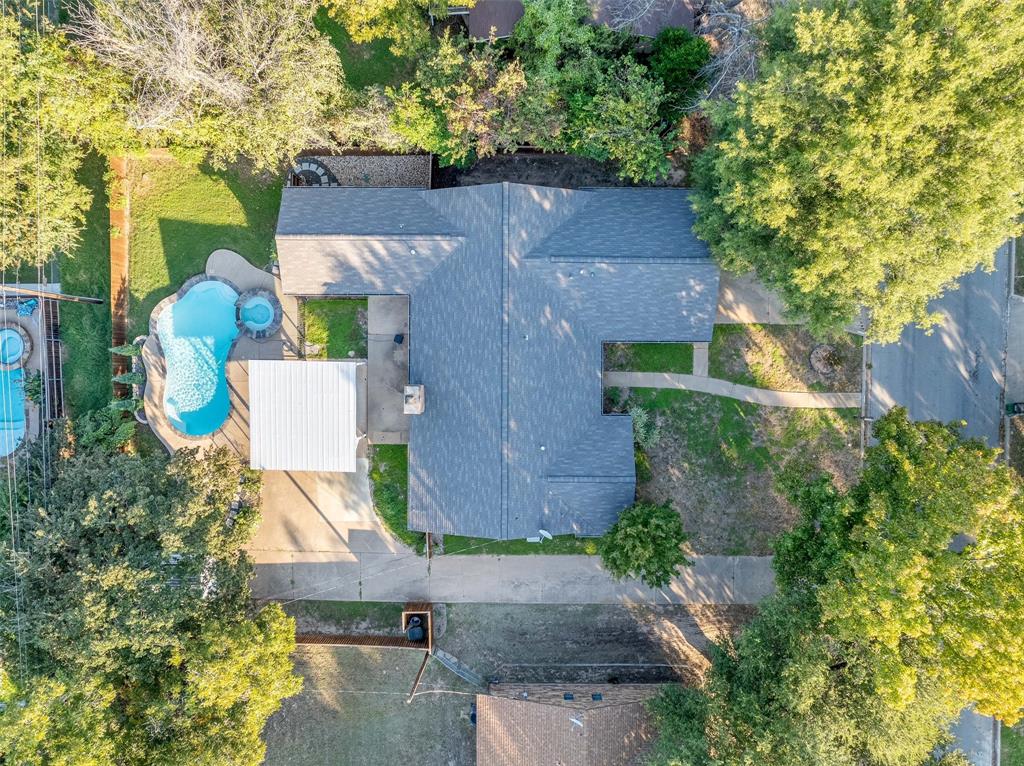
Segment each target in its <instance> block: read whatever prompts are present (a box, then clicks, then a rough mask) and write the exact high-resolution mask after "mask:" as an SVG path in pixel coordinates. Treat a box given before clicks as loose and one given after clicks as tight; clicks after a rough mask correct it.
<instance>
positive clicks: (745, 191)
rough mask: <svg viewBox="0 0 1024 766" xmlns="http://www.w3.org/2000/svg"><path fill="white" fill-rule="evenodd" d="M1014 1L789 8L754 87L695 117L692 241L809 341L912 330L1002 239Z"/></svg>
mask: <svg viewBox="0 0 1024 766" xmlns="http://www.w3.org/2000/svg"><path fill="white" fill-rule="evenodd" d="M1022 15H1024V0H1006V2H998V3H992V2H988V0H862V2H856V3H850V2H846V1H845V0H791V2H789V3H788V4H786V5H784V6H782V7H781V8H779V9H777V10H776V12H775V14H774V16H773V18H772V20H771V21H770V22H769V23H768V25H767V27H766V29H765V30H764V35H763V37H764V40H763V43H764V46H763V47H764V52H763V56H762V61H761V67H760V74H759V76H758V77H757V79H756V80H755V81H754V82H749V83H746V84H743V85H741V87H739V88H738V89H737V92H736V94H735V96H734V97H733V99H732V100H730V101H726V102H722V103H718V104H716V105H714V106H713V107H712V108H711V112H710V114H711V117H712V121H713V123H714V127H715V135H714V138H713V141H712V144H711V146H710V147H709V149H708V150H707V151H706V152H704V153H703V155H702V156H701V157H700V158H699V159H698V161H697V163H696V166H695V168H694V177H695V180H696V185H697V187H698V189H697V194H696V195H695V202H694V205H695V208H696V210H697V212H698V215H699V221H698V224H697V227H696V231H697V233H698V234H699V235H700V236H701V237H702V238H704V239H705V240H707V241H708V243H709V244H710V246H711V249H712V251H713V252H714V254H715V255H716V257H717V258H718V259H719V260H720V261H721V263H722V264H723V265H724V266H725V267H727V268H729V269H731V270H734V271H745V270H748V269H754V270H756V272H757V274H758V275H759V276H760V277H761V279H762V280H764V281H765V282H766V283H768V284H769V285H771V286H773V287H775V288H777V289H778V290H779V291H780V293H781V294H782V296H783V298H784V299H785V301H786V304H787V306H788V307H789V309H790V310H791V311H792V312H793V313H794V314H799V315H804V316H806V317H808V318H809V320H810V322H811V324H812V326H813V327H814V328H815V329H816V330H818V331H821V332H827V331H834V330H837V329H838V328H841V327H842V326H843V325H844V324H846V323H848V322H850V321H851V320H853V319H854V318H856V317H857V316H858V313H859V311H860V309H861V307H865V308H866V309H867V310H868V311H869V312H870V319H871V325H870V329H869V336H870V338H871V339H873V340H876V341H883V342H888V341H893V340H896V339H897V338H898V337H899V334H900V331H901V330H902V328H903V327H904V325H906V324H907V323H909V322H916V323H918V324H919V325H921V326H924V327H926V326H929V325H931V324H932V323H933V322H934V321H935V317H934V316H933V315H931V314H929V312H928V309H927V304H928V302H929V300H931V299H932V298H935V297H937V296H939V295H940V294H941V293H942V292H943V291H944V290H947V289H950V288H952V287H953V286H954V285H955V283H956V280H957V278H958V277H960V276H962V275H964V274H966V273H968V272H970V271H972V270H973V269H974V268H975V267H976V266H978V265H979V264H980V265H984V266H991V264H992V259H993V253H995V251H996V250H997V249H998V248H999V246H1000V245H1001V244H1002V243H1003V242H1004V241H1005V240H1006V239H1007V237H1009V236H1011V235H1012V234H1013V233H1014V232H1015V231H1016V230H1017V224H1016V221H1017V219H1018V217H1019V215H1020V213H1021V210H1022V195H1021V192H1022V191H1024V130H1021V119H1020V116H1021V114H1024V26H1022V25H1021V24H1020V23H1019V21H1020V18H1021V17H1022Z"/></svg>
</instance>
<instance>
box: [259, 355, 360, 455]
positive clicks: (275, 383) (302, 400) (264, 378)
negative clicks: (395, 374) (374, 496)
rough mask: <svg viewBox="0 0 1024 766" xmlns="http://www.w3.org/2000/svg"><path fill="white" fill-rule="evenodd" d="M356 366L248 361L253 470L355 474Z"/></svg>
mask: <svg viewBox="0 0 1024 766" xmlns="http://www.w3.org/2000/svg"><path fill="white" fill-rule="evenodd" d="M359 364H360V363H358V362H347V361H279V360H273V361H271V360H263V359H259V360H257V359H254V360H251V361H250V362H249V442H250V446H249V465H250V466H252V467H253V468H258V469H262V470H268V471H329V472H341V473H351V472H353V471H355V470H356V446H357V445H358V443H359V438H360V436H361V434H360V433H359V421H358V412H359V410H358V404H359V396H358V381H359V376H358V367H359Z"/></svg>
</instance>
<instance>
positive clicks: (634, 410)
mask: <svg viewBox="0 0 1024 766" xmlns="http://www.w3.org/2000/svg"><path fill="white" fill-rule="evenodd" d="M629 415H630V417H632V418H633V441H634V442H635V443H636V445H637V446H638V447H640V449H642V450H644V451H645V452H646V451H647V450H649V449H651V448H652V447H654V446H655V445H656V444H657V443H658V442H659V441H660V440H661V428H660V427H659V426H658V424H657V423H656V422H655V421H654V418H652V417H651V413H650V412H648V411H647V410H645V409H644V408H643V407H641V406H640V405H638V404H634V405H633V406H632V407H630V408H629Z"/></svg>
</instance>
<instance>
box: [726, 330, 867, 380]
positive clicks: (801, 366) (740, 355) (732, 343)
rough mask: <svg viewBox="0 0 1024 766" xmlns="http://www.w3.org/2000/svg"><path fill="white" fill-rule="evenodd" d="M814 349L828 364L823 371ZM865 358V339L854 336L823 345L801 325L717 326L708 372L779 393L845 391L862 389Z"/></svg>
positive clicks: (818, 356) (846, 335)
mask: <svg viewBox="0 0 1024 766" xmlns="http://www.w3.org/2000/svg"><path fill="white" fill-rule="evenodd" d="M823 345H824V346H828V347H829V348H820V347H822V346H823ZM815 349H818V351H817V353H815V357H816V358H817V359H818V360H819V361H823V362H824V366H823V367H820V368H819V369H815V367H814V366H813V365H812V353H813V352H815ZM861 362H862V354H861V340H860V338H859V337H857V336H855V335H850V334H845V335H843V336H840V337H839V338H836V339H832V340H829V341H827V343H825V344H823V343H822V342H821V341H819V340H817V339H816V338H815V337H814V336H813V335H811V333H810V331H808V330H807V328H806V327H803V326H802V325H770V324H732V325H715V335H714V339H713V340H712V341H711V347H710V349H709V351H708V374H709V375H710V377H712V378H721V379H722V380H728V381H732V382H733V383H741V384H743V385H747V386H755V387H757V388H770V389H773V390H775V391H819V392H838V393H843V392H851V391H860V388H861ZM822 370H824V372H822Z"/></svg>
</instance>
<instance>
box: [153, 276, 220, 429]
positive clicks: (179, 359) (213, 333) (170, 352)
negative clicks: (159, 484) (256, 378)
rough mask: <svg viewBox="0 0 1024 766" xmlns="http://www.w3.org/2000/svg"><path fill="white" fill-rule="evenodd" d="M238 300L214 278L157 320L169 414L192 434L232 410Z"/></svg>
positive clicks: (216, 425)
mask: <svg viewBox="0 0 1024 766" xmlns="http://www.w3.org/2000/svg"><path fill="white" fill-rule="evenodd" d="M237 300H238V293H237V292H235V291H234V290H233V289H232V288H231V287H229V286H228V285H226V284H224V283H223V282H218V281H216V280H212V279H211V280H207V281H205V282H199V283H198V284H196V285H193V286H192V287H191V288H189V291H188V292H187V293H185V295H183V296H182V297H181V298H180V299H179V300H177V301H176V302H174V303H172V304H171V305H170V306H168V307H167V308H166V309H164V311H163V313H161V314H160V316H159V317H158V318H157V323H156V334H157V337H159V338H160V345H161V346H163V350H164V358H165V360H166V363H167V379H166V380H165V382H164V402H163V404H164V413H165V414H166V415H167V419H168V420H169V421H170V422H171V425H173V426H174V427H175V428H177V429H178V430H179V431H181V432H182V433H184V434H187V435H189V436H205V435H206V434H211V433H213V432H214V431H216V430H217V429H218V428H220V427H221V426H222V425H223V424H224V421H225V420H227V417H228V412H229V411H230V410H231V402H230V399H229V397H228V384H227V379H226V378H225V374H224V365H225V364H226V363H227V360H228V352H230V351H231V344H232V343H233V342H234V340H235V338H236V337H237V336H238V327H237V326H236V325H235V301H237Z"/></svg>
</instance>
